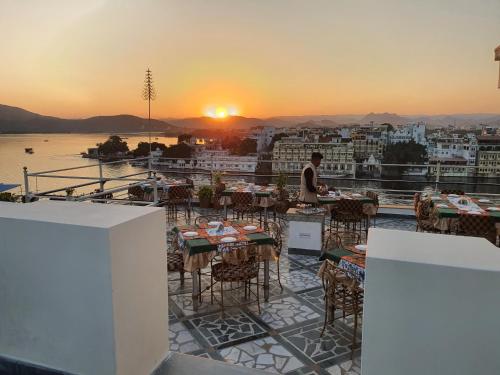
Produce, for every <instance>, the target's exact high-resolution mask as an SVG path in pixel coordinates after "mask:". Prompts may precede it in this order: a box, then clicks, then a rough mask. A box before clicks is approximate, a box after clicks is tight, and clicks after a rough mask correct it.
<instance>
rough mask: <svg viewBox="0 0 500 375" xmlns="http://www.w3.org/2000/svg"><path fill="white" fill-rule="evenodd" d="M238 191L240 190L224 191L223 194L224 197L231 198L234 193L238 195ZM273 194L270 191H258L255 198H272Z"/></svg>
mask: <svg viewBox="0 0 500 375" xmlns="http://www.w3.org/2000/svg"><path fill="white" fill-rule="evenodd" d="M237 191H238V190H224V191H223V192H222V196H224V197H230V196H231V195H233V193H236V192H237ZM247 193H248V192H247ZM271 193H272V192H270V191H256V192H255V196H256V197H270V196H271Z"/></svg>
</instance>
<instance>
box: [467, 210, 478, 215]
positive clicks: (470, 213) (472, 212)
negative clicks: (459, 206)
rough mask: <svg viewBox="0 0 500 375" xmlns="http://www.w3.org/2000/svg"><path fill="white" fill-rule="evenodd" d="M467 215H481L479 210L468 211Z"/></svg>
mask: <svg viewBox="0 0 500 375" xmlns="http://www.w3.org/2000/svg"><path fill="white" fill-rule="evenodd" d="M468 212H469V215H481V212H479V211H468Z"/></svg>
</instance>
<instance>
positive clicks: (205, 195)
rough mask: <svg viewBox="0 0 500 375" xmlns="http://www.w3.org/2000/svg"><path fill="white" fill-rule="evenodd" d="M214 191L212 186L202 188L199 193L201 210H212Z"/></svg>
mask: <svg viewBox="0 0 500 375" xmlns="http://www.w3.org/2000/svg"><path fill="white" fill-rule="evenodd" d="M212 194H213V190H212V187H211V186H202V187H201V188H200V190H199V191H198V198H199V199H200V207H201V208H210V203H211V202H212Z"/></svg>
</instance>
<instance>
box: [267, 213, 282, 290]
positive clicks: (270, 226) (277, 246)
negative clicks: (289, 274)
mask: <svg viewBox="0 0 500 375" xmlns="http://www.w3.org/2000/svg"><path fill="white" fill-rule="evenodd" d="M266 232H267V233H268V234H269V236H270V237H271V238H272V239H273V242H274V251H275V254H276V255H277V257H278V259H277V260H276V268H277V271H278V284H279V286H280V288H281V290H283V285H281V277H280V258H281V250H282V248H283V237H282V234H283V231H282V228H281V225H280V224H278V223H276V222H274V221H269V222H268V223H267V228H266Z"/></svg>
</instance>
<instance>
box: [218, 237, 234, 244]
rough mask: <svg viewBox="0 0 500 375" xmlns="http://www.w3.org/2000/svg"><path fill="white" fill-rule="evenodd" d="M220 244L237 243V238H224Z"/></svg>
mask: <svg viewBox="0 0 500 375" xmlns="http://www.w3.org/2000/svg"><path fill="white" fill-rule="evenodd" d="M220 242H223V243H228V242H236V238H235V237H222V238H221V239H220Z"/></svg>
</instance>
